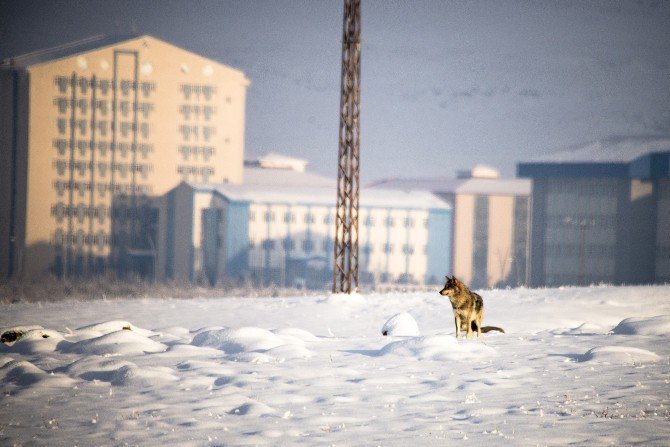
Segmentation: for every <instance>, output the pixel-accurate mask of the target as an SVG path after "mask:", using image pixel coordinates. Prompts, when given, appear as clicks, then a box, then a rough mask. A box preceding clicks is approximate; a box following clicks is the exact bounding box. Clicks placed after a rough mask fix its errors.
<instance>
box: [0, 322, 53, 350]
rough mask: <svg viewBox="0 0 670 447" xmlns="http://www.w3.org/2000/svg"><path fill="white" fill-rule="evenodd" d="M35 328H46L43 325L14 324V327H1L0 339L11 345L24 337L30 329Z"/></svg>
mask: <svg viewBox="0 0 670 447" xmlns="http://www.w3.org/2000/svg"><path fill="white" fill-rule="evenodd" d="M35 329H44V328H43V327H42V326H37V325H32V326H14V327H0V341H2V343H4V344H6V345H9V346H11V345H12V344H13V343H14V342H16V341H17V340H19V339H20V338H21V337H23V334H25V333H26V332H28V331H32V330H35Z"/></svg>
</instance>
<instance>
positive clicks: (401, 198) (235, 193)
mask: <svg viewBox="0 0 670 447" xmlns="http://www.w3.org/2000/svg"><path fill="white" fill-rule="evenodd" d="M191 186H192V187H193V188H195V189H196V190H199V191H203V190H204V191H211V192H214V193H218V194H220V195H222V196H224V197H226V198H227V199H228V200H231V201H234V202H251V203H267V204H289V205H311V206H333V207H334V206H335V205H336V202H337V190H336V188H335V185H333V186H332V187H324V186H312V187H305V186H279V185H275V186H272V187H269V186H267V185H233V184H219V185H202V184H201V185H198V184H191ZM359 206H360V207H361V208H401V209H408V208H409V209H442V210H448V209H451V206H450V205H448V204H447V203H445V202H444V201H442V200H441V199H440V198H438V197H437V196H435V195H434V194H432V193H430V192H428V191H399V190H393V189H379V188H365V189H361V192H360V199H359Z"/></svg>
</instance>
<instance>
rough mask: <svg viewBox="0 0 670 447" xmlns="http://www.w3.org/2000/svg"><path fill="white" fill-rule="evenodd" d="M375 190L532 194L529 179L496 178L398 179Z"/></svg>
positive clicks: (382, 182) (384, 182)
mask: <svg viewBox="0 0 670 447" xmlns="http://www.w3.org/2000/svg"><path fill="white" fill-rule="evenodd" d="M372 186H373V187H374V188H387V189H397V190H403V191H407V190H410V191H411V190H424V191H431V192H433V193H436V194H440V193H449V194H478V195H505V196H506V195H511V196H528V195H530V192H531V181H530V180H528V179H516V178H515V179H496V178H467V179H448V178H422V179H417V178H406V179H403V178H398V179H387V180H380V181H378V182H376V183H374V184H373V185H372Z"/></svg>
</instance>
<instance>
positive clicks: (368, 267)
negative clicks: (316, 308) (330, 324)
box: [159, 156, 452, 288]
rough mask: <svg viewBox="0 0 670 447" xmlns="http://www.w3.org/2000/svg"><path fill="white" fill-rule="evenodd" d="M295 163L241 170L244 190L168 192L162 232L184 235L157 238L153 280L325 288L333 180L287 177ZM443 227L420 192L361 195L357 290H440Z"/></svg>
mask: <svg viewBox="0 0 670 447" xmlns="http://www.w3.org/2000/svg"><path fill="white" fill-rule="evenodd" d="M264 158H265V157H264ZM271 158H272V159H273V160H275V161H276V160H278V158H277V157H274V156H273V157H271ZM287 160H288V161H289V162H290V163H287ZM297 161H299V160H295V159H286V160H283V161H282V164H281V165H277V164H276V163H274V162H273V164H272V165H268V164H264V163H262V162H263V159H261V160H258V161H254V162H252V163H249V164H248V166H247V168H245V178H246V179H248V180H249V183H246V182H245V184H244V185H232V184H219V185H211V184H209V185H207V184H193V183H182V184H181V185H179V186H178V187H177V188H175V189H174V190H173V191H171V192H170V193H169V194H168V196H171V197H173V198H172V199H170V200H169V201H168V202H169V203H170V205H169V206H168V208H167V209H166V214H167V215H169V216H171V217H169V218H168V219H167V220H166V221H167V222H168V225H169V222H171V221H172V222H179V224H178V226H179V228H192V229H194V230H193V232H192V233H189V234H184V232H181V233H180V238H179V240H177V239H175V238H171V237H170V236H169V234H170V231H169V230H168V231H165V232H164V234H165V235H166V238H165V240H164V241H163V242H162V243H161V244H159V245H160V246H161V247H165V249H166V251H167V253H165V254H161V255H160V258H161V259H167V260H168V262H166V263H165V266H166V267H167V270H166V272H165V273H162V272H161V274H162V275H165V277H172V278H181V279H184V280H191V281H203V282H204V281H208V282H210V283H211V284H216V283H221V282H225V281H234V282H250V283H252V284H275V285H278V286H305V287H310V288H323V287H324V286H325V285H326V286H329V285H330V284H331V282H332V271H333V236H332V235H333V234H334V228H335V220H334V219H335V204H336V188H335V180H332V179H328V178H324V177H321V176H318V175H315V174H311V173H308V172H305V171H304V170H303V169H302V168H301V169H296V166H299V164H298V165H296V162H297ZM259 162H261V163H259ZM261 166H266V167H264V168H263V167H261ZM267 166H270V167H267ZM189 221H192V222H193V224H188V222H189ZM451 225H452V210H451V207H450V206H449V205H447V204H445V203H444V202H443V201H441V200H440V199H438V198H437V197H435V196H434V195H432V194H430V193H428V192H425V191H423V192H416V191H413V192H400V191H395V190H383V189H364V190H362V191H361V197H360V224H359V246H360V254H359V269H360V282H361V284H362V285H368V286H382V285H388V284H415V285H425V284H438V283H440V282H441V281H442V278H443V277H444V275H445V274H446V273H447V272H449V271H450V270H451V239H450V234H451V230H450V228H451ZM176 244H181V245H179V246H177V245H176Z"/></svg>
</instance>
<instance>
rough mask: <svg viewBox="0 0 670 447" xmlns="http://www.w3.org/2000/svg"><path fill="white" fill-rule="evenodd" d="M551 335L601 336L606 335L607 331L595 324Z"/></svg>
mask: <svg viewBox="0 0 670 447" xmlns="http://www.w3.org/2000/svg"><path fill="white" fill-rule="evenodd" d="M551 333H552V334H555V335H601V334H606V333H607V330H606V329H605V328H603V327H602V326H599V325H597V324H594V323H583V324H581V325H579V326H577V327H574V328H571V329H567V330H556V331H551Z"/></svg>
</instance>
